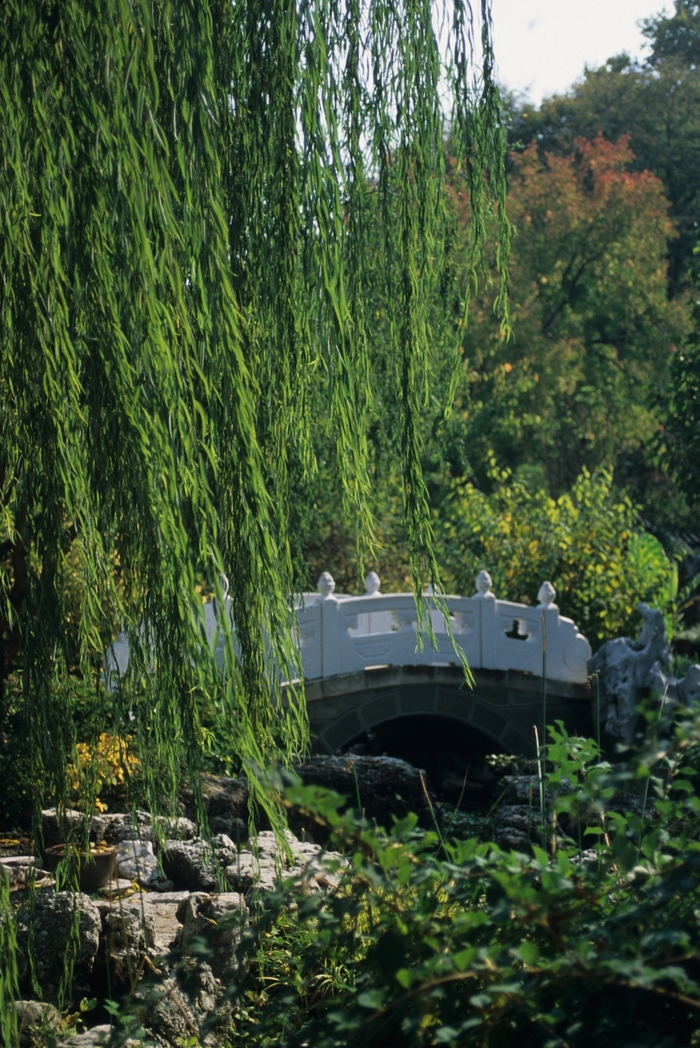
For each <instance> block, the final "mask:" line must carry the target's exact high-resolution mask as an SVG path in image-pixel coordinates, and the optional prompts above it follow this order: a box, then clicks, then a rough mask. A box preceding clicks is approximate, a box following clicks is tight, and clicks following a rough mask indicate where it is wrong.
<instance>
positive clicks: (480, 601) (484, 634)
mask: <svg viewBox="0 0 700 1048" xmlns="http://www.w3.org/2000/svg"><path fill="white" fill-rule="evenodd" d="M492 585H493V581H492V579H491V576H490V575H489V573H488V571H480V572H479V574H478V575H477V576H476V593H475V594H474V599H475V600H476V601H477V607H478V609H479V612H478V619H479V652H480V655H481V658H480V661H479V665H478V666H476V667H475V669H485V670H497V669H498V668H499V664H498V655H499V652H498V639H499V638H498V620H497V617H496V595H495V594H494V593H492V592H491V587H492Z"/></svg>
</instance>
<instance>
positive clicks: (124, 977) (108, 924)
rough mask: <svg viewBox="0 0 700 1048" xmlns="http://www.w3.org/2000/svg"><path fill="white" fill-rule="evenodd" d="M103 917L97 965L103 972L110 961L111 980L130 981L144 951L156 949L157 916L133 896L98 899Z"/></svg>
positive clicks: (150, 951)
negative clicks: (125, 898)
mask: <svg viewBox="0 0 700 1048" xmlns="http://www.w3.org/2000/svg"><path fill="white" fill-rule="evenodd" d="M95 905H96V906H97V908H98V910H99V911H100V916H101V918H102V937H101V944H100V949H99V953H98V956H97V962H96V965H95V969H96V971H98V972H102V971H104V969H105V966H106V964H107V963H108V962H109V977H110V981H111V982H113V983H117V984H118V985H122V986H126V985H129V984H130V983H131V982H132V980H133V978H134V973H135V972H136V971H137V969H138V968H139V965H141V962H142V958H143V956H144V954H145V955H146V956H149V955H151V954H152V953H154V952H155V949H154V947H155V941H156V930H155V923H154V920H153V916H152V914H151V913H149V912H148V910H147V909H146V908H145V907H144V908H142V907H141V906H139V904H138V903H137V902H136V903H134V902H131V901H130V900H118V901H117V902H111V901H108V900H103V899H100V900H99V901H98V902H96V903H95Z"/></svg>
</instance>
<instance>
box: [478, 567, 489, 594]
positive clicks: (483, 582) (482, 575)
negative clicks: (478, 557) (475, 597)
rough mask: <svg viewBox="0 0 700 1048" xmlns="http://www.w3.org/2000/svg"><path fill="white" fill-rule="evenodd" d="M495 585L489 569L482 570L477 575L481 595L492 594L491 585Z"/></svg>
mask: <svg viewBox="0 0 700 1048" xmlns="http://www.w3.org/2000/svg"><path fill="white" fill-rule="evenodd" d="M492 586H493V579H492V578H491V576H490V575H489V573H488V571H480V572H479V574H478V575H477V576H476V591H477V593H478V594H479V596H480V597H486V596H487V595H488V596H492V594H491V592H490V591H491V587H492Z"/></svg>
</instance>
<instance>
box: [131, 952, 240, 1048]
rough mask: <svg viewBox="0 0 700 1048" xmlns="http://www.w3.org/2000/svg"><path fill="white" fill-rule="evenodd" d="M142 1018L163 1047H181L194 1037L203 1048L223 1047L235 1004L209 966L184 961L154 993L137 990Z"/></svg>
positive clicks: (139, 1012)
mask: <svg viewBox="0 0 700 1048" xmlns="http://www.w3.org/2000/svg"><path fill="white" fill-rule="evenodd" d="M136 998H137V999H139V998H140V999H141V1001H142V1005H141V1007H140V1008H139V1010H138V1015H139V1019H140V1020H141V1022H142V1023H144V1025H146V1026H148V1028H149V1029H150V1030H152V1031H153V1034H154V1035H155V1039H156V1040H157V1042H158V1043H159V1044H161V1043H165V1044H168V1045H172V1048H180V1046H181V1045H182V1044H184V1043H187V1042H188V1041H189V1040H191V1039H192V1038H196V1039H197V1044H198V1045H201V1046H202V1048H215V1046H218V1045H221V1044H222V1041H223V1036H224V1034H225V1032H226V1029H227V1027H228V1026H229V1024H230V1018H231V1005H230V1003H229V1002H228V1001H227V1000H226V997H225V994H224V992H223V989H222V986H221V983H220V982H219V980H218V979H217V978H216V977H215V976H214V973H213V972H212V970H211V968H210V967H209V965H208V964H207V963H205V962H203V961H201V960H198V959H195V958H184V959H183V961H182V962H181V963H180V964H178V965H177V967H176V969H175V970H174V972H173V974H172V976H171V977H170V978H168V979H166V980H164V981H163V982H161V983H158V984H157V985H156V986H155V987H153V988H152V989H151V990H149V989H148V988H143V989H140V990H139V991H137V994H136Z"/></svg>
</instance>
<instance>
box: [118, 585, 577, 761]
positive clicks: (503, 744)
mask: <svg viewBox="0 0 700 1048" xmlns="http://www.w3.org/2000/svg"><path fill="white" fill-rule="evenodd" d="M491 586H492V583H491V578H490V576H489V574H488V572H485V571H482V572H480V573H479V575H478V577H477V579H476V593H475V594H474V595H473V596H472V597H455V596H446V597H442V598H440V600H441V601H442V602H443V604H444V606H445V607H446V608H447V611H448V613H449V621H450V628H451V633H452V636H450V632H449V631H448V628H447V626H446V624H445V619H444V616H443V613H442V611H441V610H439V609H438V608H437V607H436V598H434V597H431V596H430V595H429V594H427V595H426V596H425V597H424V598H423V599H424V601H425V604H426V607H425V610H426V613H427V615H429V616H430V620H431V624H432V628H433V632H434V637H435V642H436V646H433V645H432V644H431V643H430V641H429V639H428V638H427V636H424V637H423V645H422V647H421V646H420V644H419V623H418V613H417V610H416V602H415V599H414V596H413V594H410V593H386V594H384V593H381V591H380V582H379V578H378V577H377V575H376V574H375V573H374V572H370V574H369V575H368V576H367V578H366V580H365V594H364V595H363V596H361V597H352V596H348V595H346V594H342V593H335V583H334V581H333V579H332V577H331V576H330V574H329V573H328V572H324V573H323V575H321V577H320V579H319V580H318V592H317V593H305V594H303V595H302V598H301V599H300V600H299V601H298V603H297V605H296V608H295V611H296V619H297V638H298V643H299V645H300V649H301V662H302V668H303V676H304V683H305V690H306V698H307V704H308V711H309V719H310V723H311V730H312V734H313V739H314V749H315V750H316V751H320V752H328V753H335V752H339V751H342V750H343V749H345V748H346V747H347V746H348V745H350V744H351V743H352V742H354V741H356V740H358V739H361V738H362V737H363V736H366V735H367V734H368V733H375V732H376V731H377V729H378V728H379V727H380V726H381V728H382V733H383V737H384V738H386V737H387V734H388V735H389V736H390V735H391V731H392V725H391V723H390V722H399V721H403V720H404V719H405V718H420V721H416V722H415V725H416V726H418V725H419V724H420V725H423V724H425V723H427V722H426V720H425V719H426V718H429V719H431V720H436V719H438V720H440V721H442V722H443V723H444V724H446V725H447V731H448V733H449V730H450V729H449V724H450V723H452V724H453V726H454V730H455V731H456V732H461V734H462V736H464V735H465V733H466V735H467V736H468V735H469V734H470V733H471V734H472V735H473V736H474V739H475V740H477V741H478V742H479V744H480V745H481V746H482V748H483V745H484V744H485V743H486V744H488V745H491V746H492V747H494V746H495V748H496V749H500V750H503V751H506V752H511V753H524V754H527V755H530V754H532V752H533V750H534V733H533V725H534V724H537V725H538V729H540V730H541V725H542V698H543V681H542V676H543V670H544V668H545V664H546V693H547V721H548V723H553V721H555V720H557V719H561V720H563V721H564V723H565V724H566V726H567V728H568V729H569V730H570V731H577V732H579V733H580V734H590V732H591V728H592V724H591V703H590V694H589V691H588V688H587V684H586V682H587V675H588V660H589V659H590V657H591V649H590V645H589V643H588V641H587V640H586V638H585V637H583V636H582V635H581V634H580V633H579V631H578V629H577V627H576V626H575V624H574V623H573V622H572V620H571V619H567V618H564V617H563V616H561V615H560V614H559V609H558V608H557V606H556V604H554V603H553V601H554V597H555V595H556V594H555V591H554V588H553V587H552V586H551V584H550V583H549V582H544V583H543V584H542V586H541V587H540V589H539V593H538V600H539V603H538V604H537V605H534V606H533V605H527V604H516V603H513V602H512V601H505V600H499V599H497V598H496V596H495V595H494V594H493V593H492V592H491ZM204 614H205V619H206V627H207V636H208V638H209V641H210V643H211V644H216V643H217V640H216V638H217V631H218V625H217V617H216V604H215V602H212V603H210V604H206V605H204ZM455 647H456V648H458V649H459V651H456V650H455ZM462 659H466V661H467V662H468V664H469V667H470V669H471V671H472V673H473V675H474V679H475V687H474V688H473V689H472V688H470V687H469V686H468V685H467V683H466V681H465V676H464V670H463V666H462ZM127 663H128V640H127V638H126V636H125V635H124V634H120V636H119V637H118V638H117V640H116V641H115V643H114V644H113V645H112V646H111V647H110V648H109V650H108V652H107V654H106V657H105V676H106V679H107V682H108V684H110V683H111V682H112V681H113V680H114V676H115V674H118V673H123V672H125V670H126V666H127ZM396 727H397V728H398V723H397V725H396ZM475 748H478V746H476V745H475Z"/></svg>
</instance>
